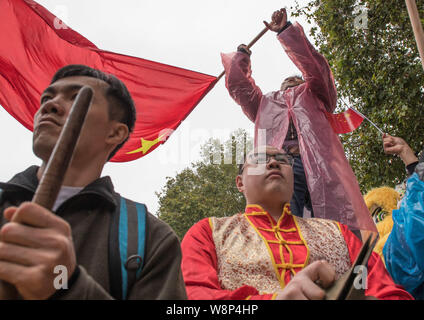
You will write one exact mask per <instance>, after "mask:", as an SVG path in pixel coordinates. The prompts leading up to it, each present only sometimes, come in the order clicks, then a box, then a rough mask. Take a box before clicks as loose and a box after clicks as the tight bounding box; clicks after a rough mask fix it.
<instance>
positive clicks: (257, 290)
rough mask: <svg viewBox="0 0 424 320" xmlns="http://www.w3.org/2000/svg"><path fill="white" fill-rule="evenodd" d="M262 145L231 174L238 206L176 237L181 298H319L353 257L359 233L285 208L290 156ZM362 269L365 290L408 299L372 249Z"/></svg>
mask: <svg viewBox="0 0 424 320" xmlns="http://www.w3.org/2000/svg"><path fill="white" fill-rule="evenodd" d="M264 149H265V148H263V147H262V148H261V149H255V150H254V151H253V152H251V153H249V155H248V157H247V159H246V161H245V163H244V165H243V166H241V167H240V174H239V175H238V176H237V178H236V184H237V188H238V189H239V191H240V192H242V193H243V194H244V196H245V198H246V204H247V205H246V209H245V212H244V213H239V214H236V215H234V216H231V217H224V218H215V217H212V218H207V219H203V220H201V221H200V222H198V223H197V224H195V225H194V226H193V227H192V228H191V229H190V230H189V231H188V232H187V234H186V236H185V237H184V239H183V242H182V251H183V261H182V269H183V276H184V281H185V285H186V289H187V294H188V297H189V299H279V300H285V299H323V298H324V297H325V292H324V290H323V289H324V288H327V287H329V286H331V284H332V283H333V282H334V280H336V279H338V278H339V277H340V276H341V275H343V274H344V273H345V272H346V271H347V270H349V268H350V267H351V265H352V263H353V261H354V260H355V258H356V256H357V254H358V252H359V250H360V248H361V241H360V240H359V239H358V238H357V237H356V236H355V235H354V234H353V233H352V232H351V231H349V229H348V228H347V226H345V225H342V224H340V223H338V222H335V221H331V220H328V219H318V218H310V219H304V218H300V217H296V216H294V215H292V214H291V212H290V204H289V203H290V199H291V198H292V194H293V169H292V165H293V158H292V157H291V156H290V155H288V154H287V153H285V151H283V150H280V149H277V148H275V147H270V146H268V147H266V150H264ZM367 271H368V277H367V289H366V291H365V295H366V296H372V297H376V298H377V299H412V297H411V296H410V295H409V294H408V293H407V292H406V291H404V290H403V289H402V288H401V287H399V286H396V285H395V284H394V283H393V280H392V279H391V277H390V276H389V274H388V273H387V271H386V269H385V268H384V265H383V262H382V261H381V258H380V257H379V256H378V255H377V254H376V253H372V255H371V258H370V259H369V262H368V269H367Z"/></svg>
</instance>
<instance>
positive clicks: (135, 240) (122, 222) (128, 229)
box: [109, 197, 147, 300]
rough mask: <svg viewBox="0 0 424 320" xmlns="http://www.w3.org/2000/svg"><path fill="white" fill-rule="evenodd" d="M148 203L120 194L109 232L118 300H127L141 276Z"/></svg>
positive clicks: (112, 278) (113, 284)
mask: <svg viewBox="0 0 424 320" xmlns="http://www.w3.org/2000/svg"><path fill="white" fill-rule="evenodd" d="M146 212H147V209H146V206H145V205H144V204H142V203H137V202H134V201H131V200H129V199H125V198H123V197H120V207H119V208H117V210H116V212H115V214H114V215H113V218H112V221H111V224H110V232H109V282H110V292H111V295H112V296H113V297H114V298H115V299H119V300H126V299H127V297H128V292H129V291H130V289H131V287H132V286H133V285H134V284H135V282H136V281H137V280H138V279H139V277H140V275H141V270H142V268H143V264H144V252H145V243H146V214H147V213H146Z"/></svg>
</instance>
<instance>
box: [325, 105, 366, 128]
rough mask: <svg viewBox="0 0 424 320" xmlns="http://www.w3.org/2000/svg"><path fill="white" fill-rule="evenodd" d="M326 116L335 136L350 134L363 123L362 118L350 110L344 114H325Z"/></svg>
mask: <svg viewBox="0 0 424 320" xmlns="http://www.w3.org/2000/svg"><path fill="white" fill-rule="evenodd" d="M326 116H327V119H328V121H329V122H330V124H331V126H332V127H333V130H334V132H335V133H337V134H343V133H348V132H352V131H353V130H355V129H356V128H358V127H359V126H360V125H361V123H362V121H364V118H363V117H362V116H361V115H360V114H358V113H356V112H355V111H354V110H353V109H351V108H349V109H347V110H346V111H345V112H342V113H336V114H334V113H329V112H326Z"/></svg>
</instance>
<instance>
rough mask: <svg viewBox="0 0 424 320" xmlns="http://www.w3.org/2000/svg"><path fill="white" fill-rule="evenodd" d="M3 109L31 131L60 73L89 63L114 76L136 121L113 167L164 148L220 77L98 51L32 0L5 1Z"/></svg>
mask: <svg viewBox="0 0 424 320" xmlns="http://www.w3.org/2000/svg"><path fill="white" fill-rule="evenodd" d="M0 30H1V32H0V104H1V105H2V106H3V108H5V109H6V110H7V111H8V112H9V113H10V114H11V115H12V116H13V117H14V118H16V119H17V120H18V121H19V122H20V123H21V124H22V125H24V126H25V127H26V128H28V129H29V130H32V129H33V117H34V114H35V113H36V112H37V110H38V108H39V105H40V103H39V99H40V95H41V93H42V91H43V90H44V89H45V88H46V87H48V85H49V83H50V81H51V78H52V77H53V75H54V74H55V72H56V71H57V70H58V69H59V68H61V67H63V66H65V65H68V64H84V65H87V66H89V67H92V68H95V69H99V70H102V71H104V72H107V73H111V74H114V75H115V76H117V77H118V78H119V79H120V80H122V81H123V82H124V83H125V85H126V86H127V88H128V90H129V91H130V93H131V95H132V97H133V99H134V102H135V105H136V109H137V122H136V124H135V128H134V132H133V133H132V135H131V136H130V139H129V140H128V141H127V143H126V144H125V145H124V146H123V147H122V148H121V149H120V150H119V151H118V153H117V154H116V155H115V156H114V157H113V158H112V160H111V161H114V162H124V161H131V160H135V159H138V158H140V157H142V156H144V155H146V154H147V153H149V152H151V151H152V150H154V149H155V148H156V147H157V146H158V145H160V144H161V143H164V142H165V141H166V139H167V138H168V137H169V135H170V134H171V133H172V132H173V130H175V129H176V128H177V127H178V126H179V125H180V123H181V122H182V121H183V120H184V119H185V118H186V117H187V116H188V115H189V114H190V112H191V111H192V110H193V109H194V107H195V106H196V105H197V104H198V103H199V102H200V100H201V99H202V98H203V97H204V96H205V95H206V94H207V93H208V92H209V90H210V89H212V87H213V86H214V85H215V83H216V77H214V76H210V75H206V74H202V73H198V72H194V71H190V70H186V69H181V68H177V67H173V66H169V65H165V64H161V63H158V62H154V61H149V60H145V59H140V58H135V57H131V56H126V55H121V54H117V53H113V52H108V51H104V50H101V49H98V48H97V47H96V46H95V45H94V44H93V43H91V42H90V41H89V40H87V39H86V38H84V37H83V36H81V35H80V34H78V33H77V32H75V31H74V30H72V29H70V28H69V27H67V26H66V25H65V24H64V23H63V22H62V21H60V19H58V18H56V17H55V16H54V15H53V14H52V13H50V12H49V11H48V10H46V9H45V8H44V7H42V6H41V5H39V4H38V3H36V2H35V1H32V0H0Z"/></svg>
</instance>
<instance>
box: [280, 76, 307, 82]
mask: <svg viewBox="0 0 424 320" xmlns="http://www.w3.org/2000/svg"><path fill="white" fill-rule="evenodd" d="M290 78H297V79H300V80H304V79H303V77H302V75H300V74H294V75H292V76H290V77H287V78H285V79H284V80H283V82H284V81H286V80H287V79H290Z"/></svg>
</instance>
